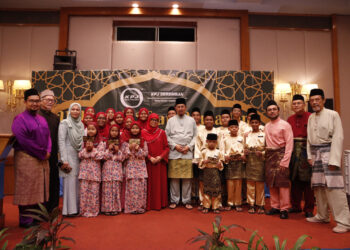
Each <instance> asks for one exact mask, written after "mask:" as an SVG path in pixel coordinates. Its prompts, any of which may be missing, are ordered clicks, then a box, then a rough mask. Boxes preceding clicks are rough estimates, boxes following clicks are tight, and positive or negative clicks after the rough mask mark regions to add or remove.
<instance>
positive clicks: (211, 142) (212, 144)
mask: <svg viewBox="0 0 350 250" xmlns="http://www.w3.org/2000/svg"><path fill="white" fill-rule="evenodd" d="M207 144H208V148H209V149H210V150H213V149H215V148H216V144H217V140H207Z"/></svg>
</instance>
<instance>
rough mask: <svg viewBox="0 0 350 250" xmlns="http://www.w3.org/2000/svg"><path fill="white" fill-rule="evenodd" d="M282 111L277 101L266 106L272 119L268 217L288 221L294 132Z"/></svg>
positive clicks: (267, 168) (267, 132)
mask: <svg viewBox="0 0 350 250" xmlns="http://www.w3.org/2000/svg"><path fill="white" fill-rule="evenodd" d="M279 112H280V109H279V107H278V105H277V103H276V102H275V101H273V100H272V101H269V102H268V103H267V106H266V113H267V116H268V117H269V118H270V122H268V123H267V124H266V126H265V136H266V137H265V138H266V153H265V157H266V158H265V180H266V183H267V185H268V186H269V188H270V202H271V210H269V211H268V212H267V213H266V214H267V215H274V214H280V218H281V219H288V209H289V208H290V183H289V168H288V167H289V161H290V157H291V154H292V151H293V131H292V127H291V126H290V125H289V123H288V122H286V121H284V120H282V119H281V118H280V117H279Z"/></svg>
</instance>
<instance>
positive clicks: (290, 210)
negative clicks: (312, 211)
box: [288, 208, 301, 214]
mask: <svg viewBox="0 0 350 250" xmlns="http://www.w3.org/2000/svg"><path fill="white" fill-rule="evenodd" d="M288 213H296V214H298V213H301V209H297V208H290V209H288Z"/></svg>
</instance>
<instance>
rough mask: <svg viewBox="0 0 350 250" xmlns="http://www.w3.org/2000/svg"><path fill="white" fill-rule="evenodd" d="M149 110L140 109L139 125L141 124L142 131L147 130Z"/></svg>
mask: <svg viewBox="0 0 350 250" xmlns="http://www.w3.org/2000/svg"><path fill="white" fill-rule="evenodd" d="M148 113H149V112H148V109H146V108H140V110H139V114H138V120H137V121H138V123H139V124H140V127H141V129H145V128H146V126H147V121H148Z"/></svg>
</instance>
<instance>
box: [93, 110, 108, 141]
mask: <svg viewBox="0 0 350 250" xmlns="http://www.w3.org/2000/svg"><path fill="white" fill-rule="evenodd" d="M101 115H103V116H104V117H106V123H105V126H104V127H100V126H99V125H98V124H97V133H98V137H99V141H107V139H108V136H109V128H108V127H109V126H107V115H106V113H105V112H98V113H97V114H96V120H97V118H98V117H99V116H101Z"/></svg>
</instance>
